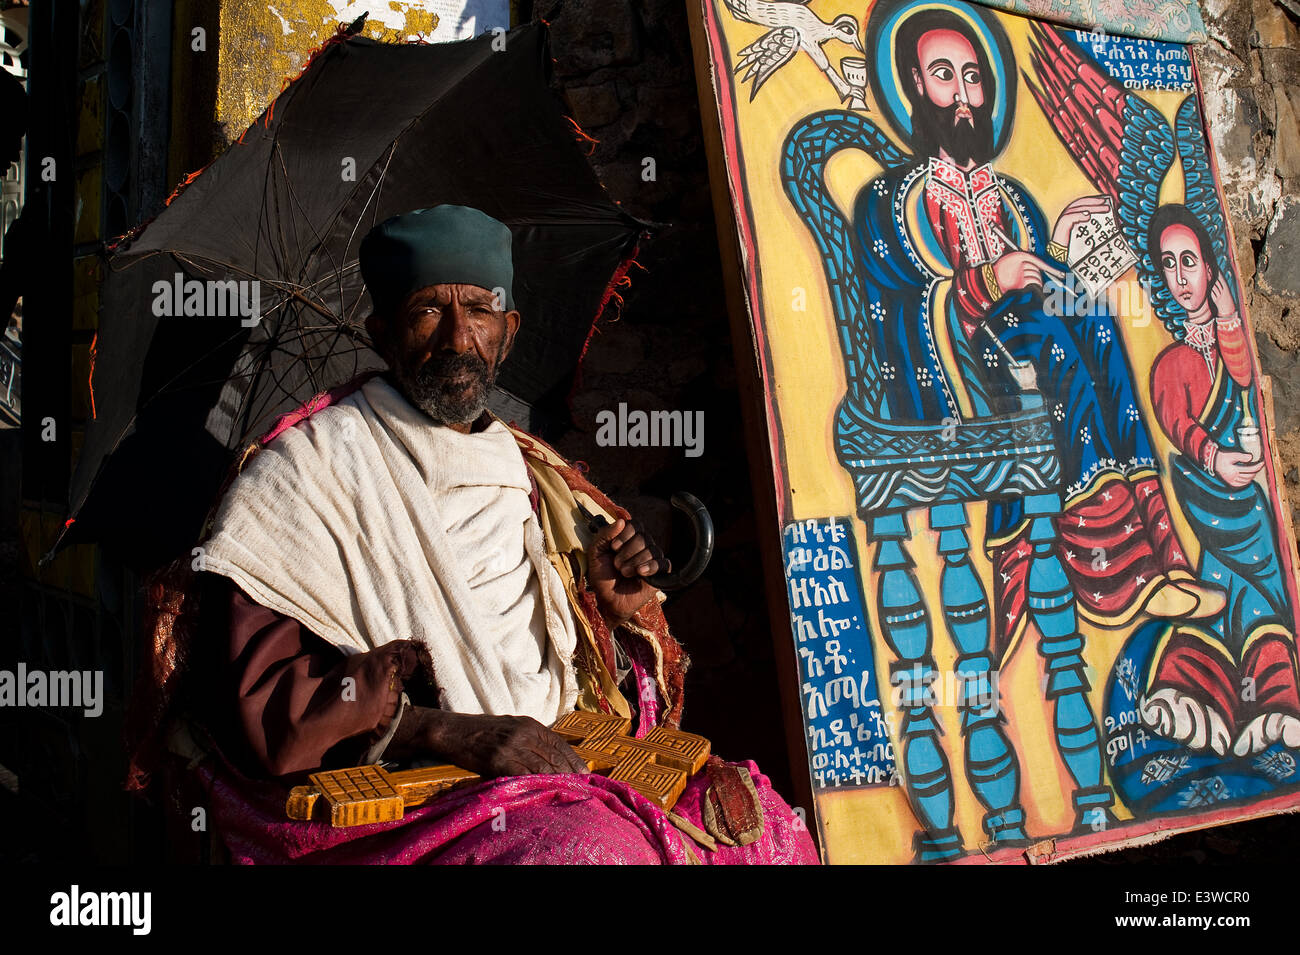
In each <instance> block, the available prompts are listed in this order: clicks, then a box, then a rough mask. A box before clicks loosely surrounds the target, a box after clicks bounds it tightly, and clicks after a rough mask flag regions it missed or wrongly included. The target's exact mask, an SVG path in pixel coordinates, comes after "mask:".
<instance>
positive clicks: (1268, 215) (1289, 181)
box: [1198, 0, 1300, 529]
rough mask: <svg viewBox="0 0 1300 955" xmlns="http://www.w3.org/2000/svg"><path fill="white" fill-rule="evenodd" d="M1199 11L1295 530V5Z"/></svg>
mask: <svg viewBox="0 0 1300 955" xmlns="http://www.w3.org/2000/svg"><path fill="white" fill-rule="evenodd" d="M1201 10H1202V13H1203V14H1204V15H1205V24H1206V28H1207V30H1208V32H1209V36H1210V39H1209V41H1208V42H1207V43H1206V44H1205V45H1204V46H1203V47H1202V48H1200V50H1199V51H1198V64H1199V66H1200V68H1201V79H1202V84H1203V86H1204V90H1205V107H1206V110H1205V111H1206V116H1207V119H1208V122H1209V125H1210V132H1211V138H1212V139H1213V141H1214V147H1215V152H1216V153H1217V156H1218V163H1219V172H1220V175H1221V176H1222V179H1223V189H1224V193H1225V196H1226V198H1227V202H1228V210H1229V212H1230V214H1231V216H1232V226H1233V232H1234V236H1235V239H1236V255H1237V264H1238V266H1239V268H1240V269H1241V277H1242V280H1243V282H1244V288H1245V295H1246V299H1247V303H1248V309H1249V311H1250V315H1251V318H1252V319H1253V321H1254V324H1255V338H1256V343H1257V345H1258V347H1259V353H1260V359H1261V361H1262V362H1263V365H1264V372H1265V373H1266V374H1268V375H1271V376H1272V377H1273V382H1274V407H1275V411H1276V417H1277V421H1276V424H1277V435H1278V443H1279V447H1280V450H1281V454H1282V462H1283V464H1282V471H1283V474H1284V475H1285V476H1286V482H1287V485H1288V492H1289V496H1290V498H1291V501H1292V505H1293V506H1292V522H1293V524H1300V507H1297V506H1296V505H1300V124H1298V117H1300V2H1298V0H1207V2H1205V3H1203V4H1202V7H1201ZM1298 529H1300V528H1298Z"/></svg>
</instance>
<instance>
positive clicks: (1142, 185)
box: [1025, 22, 1182, 327]
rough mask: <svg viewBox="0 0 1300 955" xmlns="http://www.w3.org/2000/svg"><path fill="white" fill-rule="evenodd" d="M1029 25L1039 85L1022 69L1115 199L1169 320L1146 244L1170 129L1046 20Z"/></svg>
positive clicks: (1170, 156) (1169, 301) (1168, 157)
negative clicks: (1045, 21) (1043, 22)
mask: <svg viewBox="0 0 1300 955" xmlns="http://www.w3.org/2000/svg"><path fill="white" fill-rule="evenodd" d="M1030 29H1031V30H1032V31H1033V38H1032V39H1031V41H1030V45H1031V47H1032V48H1033V53H1032V56H1031V61H1032V65H1033V69H1034V73H1035V76H1036V78H1037V80H1038V85H1035V83H1034V81H1033V79H1032V78H1031V77H1030V76H1029V75H1028V74H1026V75H1025V82H1026V84H1027V85H1028V86H1029V90H1030V92H1031V93H1032V94H1033V96H1034V99H1035V100H1037V101H1038V105H1039V106H1040V107H1041V108H1042V110H1043V112H1044V114H1046V116H1047V119H1048V121H1049V122H1050V123H1051V124H1052V128H1053V129H1055V130H1056V135H1057V137H1058V138H1059V139H1060V140H1061V143H1062V144H1063V145H1064V146H1065V148H1066V150H1067V151H1068V152H1069V153H1070V155H1071V156H1072V157H1073V158H1074V161H1075V162H1076V163H1078V165H1079V168H1081V169H1082V170H1083V172H1084V174H1085V175H1086V176H1087V177H1088V178H1089V179H1090V180H1092V182H1093V184H1094V185H1096V186H1097V188H1098V189H1100V190H1101V191H1102V192H1104V193H1105V194H1106V195H1108V196H1110V197H1111V199H1112V200H1114V202H1115V211H1116V217H1117V219H1118V220H1119V225H1120V229H1121V231H1122V232H1123V234H1124V239H1125V241H1127V242H1128V244H1129V246H1130V247H1131V248H1132V250H1133V253H1134V254H1135V255H1136V256H1137V260H1138V262H1137V269H1138V276H1139V278H1140V279H1141V281H1142V284H1143V286H1144V287H1145V288H1146V289H1147V292H1148V294H1149V295H1150V298H1151V303H1152V305H1153V307H1154V308H1155V311H1156V315H1157V317H1158V318H1160V320H1161V321H1162V322H1165V324H1166V327H1170V326H1169V322H1170V320H1175V319H1178V318H1181V315H1182V313H1181V310H1180V307H1179V306H1178V305H1177V303H1176V302H1175V301H1174V298H1173V294H1172V293H1171V292H1170V291H1169V289H1168V288H1167V287H1166V286H1165V282H1164V277H1163V275H1162V274H1161V272H1160V269H1159V268H1158V267H1157V266H1156V262H1155V259H1154V258H1153V257H1152V255H1151V252H1150V250H1148V249H1147V229H1148V227H1149V226H1150V224H1151V217H1152V216H1153V215H1155V211H1156V207H1157V206H1158V205H1159V203H1160V184H1161V183H1162V182H1164V179H1165V176H1167V175H1168V174H1169V169H1170V167H1171V166H1173V163H1174V134H1173V131H1172V130H1171V129H1170V128H1169V123H1168V122H1166V121H1165V118H1164V116H1162V115H1161V114H1160V111H1159V110H1158V109H1156V108H1155V107H1154V106H1152V105H1151V104H1150V103H1148V102H1147V101H1146V100H1144V99H1142V98H1141V97H1140V96H1134V95H1132V94H1130V93H1128V92H1127V91H1126V90H1125V89H1124V87H1123V86H1121V85H1120V84H1119V83H1117V82H1116V81H1115V80H1114V79H1113V78H1111V77H1110V76H1109V75H1108V74H1107V73H1106V72H1105V71H1104V70H1102V69H1101V67H1099V66H1098V65H1097V63H1096V61H1094V60H1093V59H1092V58H1091V57H1090V56H1088V55H1087V54H1085V53H1084V52H1083V51H1082V49H1080V48H1079V47H1078V46H1077V45H1075V44H1074V43H1073V42H1072V41H1070V40H1068V39H1066V38H1065V37H1063V36H1061V34H1060V33H1058V32H1057V31H1056V30H1055V29H1053V28H1052V27H1049V26H1047V25H1045V24H1041V23H1036V22H1035V23H1031V25H1030Z"/></svg>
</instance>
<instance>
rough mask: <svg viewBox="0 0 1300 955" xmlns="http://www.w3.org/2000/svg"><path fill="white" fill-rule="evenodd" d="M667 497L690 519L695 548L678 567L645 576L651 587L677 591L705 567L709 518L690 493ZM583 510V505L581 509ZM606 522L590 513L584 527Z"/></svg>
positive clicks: (710, 548)
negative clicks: (591, 515) (679, 567)
mask: <svg viewBox="0 0 1300 955" xmlns="http://www.w3.org/2000/svg"><path fill="white" fill-rule="evenodd" d="M670 500H671V501H672V505H673V507H675V508H677V510H679V511H681V512H683V513H684V514H686V516H687V517H689V518H690V519H691V529H692V530H694V532H695V549H694V550H693V551H692V552H691V556H690V559H689V560H688V561H686V566H685V567H683V568H682V569H681V570H678V571H674V572H672V573H669V574H653V575H651V576H649V577H647V578H645V579H646V580H647V581H649V582H650V585H651V586H652V587H656V588H658V589H659V590H681V589H682V588H683V587H689V586H690V585H691V584H693V583H695V581H697V580H699V578H700V575H701V574H703V573H704V568H706V567H708V566H709V560H710V559H711V558H712V557H713V518H711V517H710V516H709V511H708V509H707V508H706V507H705V506H704V504H703V503H702V502H701V501H700V499H699V498H698V497H696V496H695V495H694V494H690V493H687V492H686V491H678V492H677V493H676V494H674V495H673V496H672V497H671V498H670ZM583 510H585V508H583ZM608 523H609V521H608V520H606V519H605V516H604V515H603V514H596V515H594V516H593V517H592V518H591V519H590V520H589V521H587V530H589V531H591V532H592V533H593V534H594V533H596V531H598V530H600V529H601V528H602V527H604V526H606V525H607V524H608Z"/></svg>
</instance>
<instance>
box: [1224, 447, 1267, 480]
mask: <svg viewBox="0 0 1300 955" xmlns="http://www.w3.org/2000/svg"><path fill="white" fill-rule="evenodd" d="M1263 466H1264V462H1263V460H1260V461H1256V462H1255V463H1254V464H1252V463H1251V456H1250V455H1249V454H1246V453H1245V452H1243V451H1229V450H1227V449H1226V448H1220V449H1219V450H1218V453H1216V454H1215V455H1214V473H1215V474H1217V475H1218V476H1219V477H1221V478H1223V480H1224V483H1226V484H1227V485H1228V487H1245V486H1246V485H1247V484H1249V483H1250V482H1251V481H1253V480H1255V475H1256V474H1258V473H1259V469H1260V468H1262V467H1263Z"/></svg>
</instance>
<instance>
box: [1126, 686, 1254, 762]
mask: <svg viewBox="0 0 1300 955" xmlns="http://www.w3.org/2000/svg"><path fill="white" fill-rule="evenodd" d="M1138 712H1139V715H1140V716H1141V717H1142V722H1143V723H1145V724H1146V725H1147V726H1148V727H1150V729H1151V731H1152V732H1153V733H1155V734H1156V735H1158V736H1163V737H1164V738H1165V739H1169V740H1173V741H1174V742H1175V743H1182V744H1183V745H1185V746H1186V747H1187V748H1188V749H1209V750H1211V751H1212V752H1214V753H1216V754H1217V755H1219V756H1224V755H1226V754H1227V752H1228V747H1229V746H1230V745H1232V734H1230V733H1229V732H1228V723H1227V721H1226V720H1225V719H1224V718H1223V715H1222V714H1221V713H1220V712H1219V711H1218V710H1216V709H1215V708H1214V707H1212V706H1207V705H1206V704H1204V703H1202V702H1201V701H1200V700H1198V699H1196V698H1195V697H1191V696H1188V695H1187V694H1186V693H1181V692H1179V691H1178V690H1175V689H1173V688H1172V687H1164V688H1162V689H1159V690H1156V692H1155V693H1153V694H1151V695H1150V696H1147V697H1143V699H1142V702H1141V706H1139V707H1138Z"/></svg>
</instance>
